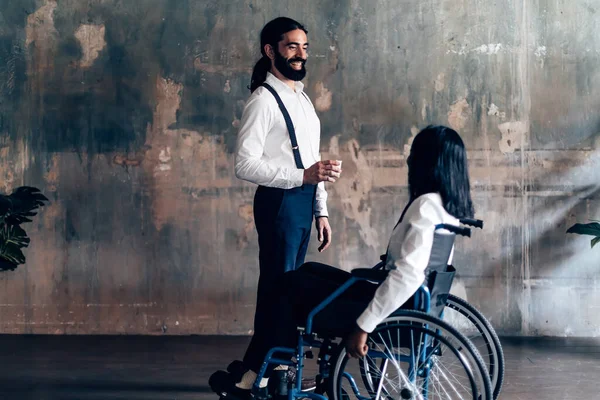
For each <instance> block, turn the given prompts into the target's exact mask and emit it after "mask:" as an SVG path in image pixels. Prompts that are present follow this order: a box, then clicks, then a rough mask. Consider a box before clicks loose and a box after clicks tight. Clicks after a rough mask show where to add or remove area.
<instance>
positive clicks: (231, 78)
mask: <svg viewBox="0 0 600 400" xmlns="http://www.w3.org/2000/svg"><path fill="white" fill-rule="evenodd" d="M599 11H600V4H599V3H598V2H596V1H575V2H568V1H566V0H558V1H552V2H550V1H543V0H507V1H502V2H496V1H491V0H452V1H451V0H425V1H417V0H402V1H396V0H394V1H392V0H387V1H386V0H381V1H370V0H339V1H336V2H330V1H309V2H292V1H272V0H256V1H217V0H210V1H209V0H206V1H187V0H153V1H149V0H147V1H146V0H144V1H136V2H130V1H126V0H111V1H108V0H88V1H75V0H59V1H55V0H20V1H19V2H14V1H10V0H0V190H1V191H3V192H7V191H10V190H11V189H12V188H14V187H16V186H19V185H22V184H28V185H34V186H38V187H40V188H41V189H42V190H43V191H44V192H45V193H46V194H47V195H48V197H49V198H50V199H51V201H52V204H51V206H49V207H47V208H45V209H44V210H43V211H42V212H41V213H40V214H39V216H38V217H37V218H36V219H35V221H34V222H33V223H32V224H30V225H29V226H28V232H29V233H30V236H31V237H32V245H31V247H30V248H29V249H28V250H27V257H28V263H27V265H25V266H22V267H20V268H19V269H17V270H16V271H15V272H7V273H4V274H2V275H0V332H2V333H57V334H59V333H69V334H91V333H107V334H108V333H141V334H161V333H167V334H191V333H197V334H243V333H248V332H250V330H251V328H252V319H253V312H254V303H255V291H256V284H257V278H258V261H257V259H258V246H257V237H256V232H255V229H254V222H253V217H252V198H253V194H254V187H253V185H251V184H247V183H244V182H241V181H239V180H237V179H236V178H235V176H234V174H233V154H232V152H233V147H234V144H235V138H236V133H237V128H238V126H239V121H240V118H241V113H242V110H243V106H244V102H245V100H246V99H247V97H248V95H249V92H248V90H247V89H246V86H247V85H248V84H249V77H250V72H251V68H252V66H253V65H254V62H255V61H256V59H257V57H258V44H257V40H258V35H259V32H260V29H261V28H262V26H263V25H264V23H265V22H267V21H268V20H270V19H271V18H273V17H276V16H278V15H288V16H291V17H293V18H296V19H298V20H300V21H302V22H303V23H305V24H306V26H307V28H308V30H309V39H310V42H311V55H310V61H309V63H308V64H307V67H308V70H309V74H308V77H307V79H306V81H305V83H306V87H307V91H308V93H309V95H310V96H311V98H312V99H313V102H314V104H315V107H316V109H317V111H318V113H319V117H320V118H321V122H322V132H323V134H322V135H323V136H322V137H323V139H322V145H321V150H322V155H323V157H324V158H334V157H335V158H340V159H342V160H344V175H343V177H342V179H340V180H339V181H338V182H337V183H336V184H335V185H329V186H328V190H329V191H330V208H331V222H332V225H333V228H334V230H335V243H334V245H333V246H332V247H331V249H330V250H329V251H328V252H326V253H325V254H321V255H320V254H318V253H317V252H316V247H317V246H316V244H315V243H313V244H312V245H311V246H310V251H309V254H308V259H312V260H319V261H323V262H327V263H331V264H335V265H340V266H341V267H342V268H345V269H351V268H354V267H359V266H365V265H371V264H373V263H374V262H375V261H376V260H377V258H378V255H379V254H381V253H382V252H384V251H385V247H386V245H387V240H388V237H389V234H390V232H391V229H392V228H393V226H394V223H395V221H396V220H397V218H398V217H399V214H400V212H401V210H402V208H403V206H404V204H405V202H406V200H407V187H406V173H407V171H406V165H405V157H406V155H407V152H408V150H409V148H410V143H411V142H412V139H413V138H414V135H415V134H416V133H417V132H418V130H419V129H420V128H422V127H424V126H425V125H427V124H429V123H441V124H448V125H450V126H452V127H454V128H456V129H458V130H459V131H460V132H461V134H462V136H463V137H464V139H465V141H466V143H467V146H468V148H469V151H470V165H471V175H472V181H473V185H474V198H475V203H476V206H477V216H478V217H480V218H482V219H485V221H486V226H485V230H484V231H476V232H475V234H474V235H473V238H472V239H470V240H460V241H459V243H458V247H457V254H456V264H457V266H458V268H459V272H460V274H459V277H458V279H457V283H456V285H455V289H454V290H455V291H456V293H457V294H459V295H461V296H463V297H466V298H467V299H468V300H469V301H470V302H472V303H473V304H475V305H476V306H477V307H479V308H480V309H481V310H482V311H483V312H484V313H485V314H486V315H487V316H488V317H489V318H490V319H491V320H492V322H493V324H494V325H495V326H496V328H497V330H498V331H499V332H501V333H503V334H516V335H558V336H562V335H572V336H600V328H598V327H599V326H600V317H599V316H598V313H596V312H595V311H596V309H597V305H598V304H600V282H599V281H598V278H597V276H598V274H597V271H598V257H599V254H598V250H597V249H594V250H590V249H589V241H588V240H587V239H586V238H584V237H577V236H571V235H569V236H568V235H566V234H565V233H564V232H565V230H566V228H567V227H569V226H570V225H571V224H572V223H574V222H579V221H582V222H583V221H586V220H588V219H590V218H599V217H600V210H599V207H598V200H597V199H598V194H597V192H598V181H599V178H600V173H599V172H598V171H599V170H600V169H599V167H600V157H599V156H600V154H599V149H598V147H599V141H598V137H599V135H598V133H599V131H600V117H599V116H598V113H597V110H598V108H599V106H600V93H599V92H600V62H599V61H600V60H599V58H600V39H599V38H598V35H597V34H596V32H597V31H598V29H599V28H600V19H599V18H598V12H599Z"/></svg>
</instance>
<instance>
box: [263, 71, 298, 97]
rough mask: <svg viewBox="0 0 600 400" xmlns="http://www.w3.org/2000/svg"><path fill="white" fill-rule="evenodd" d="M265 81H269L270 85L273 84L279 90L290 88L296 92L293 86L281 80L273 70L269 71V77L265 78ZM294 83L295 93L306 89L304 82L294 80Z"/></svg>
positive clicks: (289, 89)
mask: <svg viewBox="0 0 600 400" xmlns="http://www.w3.org/2000/svg"><path fill="white" fill-rule="evenodd" d="M265 82H267V83H268V84H269V85H271V86H272V87H273V88H274V89H275V90H276V91H278V92H281V91H284V90H288V91H290V92H292V93H294V91H293V90H292V88H291V87H289V86H288V85H287V84H286V83H284V82H282V81H280V80H279V78H277V77H276V76H275V75H273V74H272V73H271V72H267V79H265ZM294 84H295V86H296V92H295V93H300V92H302V91H303V90H304V84H303V83H302V82H300V81H296V82H294Z"/></svg>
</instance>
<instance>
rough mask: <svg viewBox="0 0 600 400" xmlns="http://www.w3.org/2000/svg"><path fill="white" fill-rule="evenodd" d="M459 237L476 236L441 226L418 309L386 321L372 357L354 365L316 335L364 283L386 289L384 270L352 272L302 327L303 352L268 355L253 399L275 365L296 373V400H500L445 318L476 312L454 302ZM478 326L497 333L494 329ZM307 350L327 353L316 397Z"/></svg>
mask: <svg viewBox="0 0 600 400" xmlns="http://www.w3.org/2000/svg"><path fill="white" fill-rule="evenodd" d="M457 234H458V235H463V236H470V229H469V228H467V227H457V226H453V225H447V224H441V225H438V226H437V227H436V231H435V233H434V242H433V247H432V253H431V256H430V260H429V263H428V266H427V269H426V280H425V282H424V284H423V285H422V286H421V287H420V288H419V290H418V291H417V293H415V295H414V296H413V297H412V300H409V301H413V303H414V309H410V310H408V309H403V308H401V309H399V310H397V311H396V312H394V313H392V315H390V316H389V317H388V318H386V319H385V320H384V321H382V322H381V323H380V324H379V325H378V326H377V327H376V328H375V330H374V331H373V332H372V333H370V334H369V335H368V341H367V344H368V345H369V350H368V353H367V355H366V356H365V357H363V358H360V359H351V358H349V357H348V355H347V354H346V350H345V347H344V345H343V343H341V342H340V341H339V340H338V339H339V338H333V337H321V336H320V335H319V334H318V332H315V331H314V329H313V320H314V318H315V316H316V315H317V314H318V313H319V312H320V311H322V310H323V309H324V308H325V307H326V306H327V305H329V304H330V303H331V302H332V301H333V300H334V299H335V298H337V297H338V296H340V295H341V294H342V293H343V292H344V291H346V290H347V289H348V288H349V287H350V286H352V285H353V284H355V283H356V282H359V281H369V282H372V283H381V282H383V281H384V280H385V278H386V277H387V273H388V271H386V270H382V269H380V268H378V266H375V267H374V268H372V269H355V270H353V271H351V276H350V278H349V279H348V280H347V281H346V282H345V283H344V284H343V285H341V286H340V287H339V288H338V289H337V290H335V291H334V292H333V293H331V294H330V295H329V296H328V297H327V298H326V299H325V300H323V301H322V302H321V303H320V304H319V305H318V306H317V307H316V308H314V309H313V310H312V311H311V312H310V313H309V315H308V317H307V319H306V323H305V324H304V326H303V327H298V342H297V346H296V348H286V347H275V348H272V349H271V350H270V351H269V352H268V354H267V355H266V356H265V360H264V362H263V365H262V367H261V370H260V371H259V373H258V377H257V379H256V382H255V384H254V387H253V393H255V394H258V393H260V390H259V382H260V381H261V378H262V377H263V376H264V373H265V371H266V369H267V367H268V365H269V364H275V365H288V366H294V367H295V368H296V381H295V383H294V384H292V385H291V387H289V388H288V391H287V397H288V399H289V400H292V399H294V398H310V399H314V400H325V399H326V398H327V397H329V399H331V400H349V399H350V398H352V397H354V398H356V399H358V400H366V399H375V400H379V399H380V398H382V397H384V398H386V399H472V400H491V399H493V398H494V394H493V386H492V382H491V380H490V372H489V371H488V368H487V367H486V362H484V360H483V359H482V357H481V355H480V353H479V351H478V350H477V348H476V347H475V345H474V344H473V343H472V342H471V341H470V340H469V339H468V338H467V337H466V336H465V335H463V334H462V333H460V332H459V331H458V330H457V329H456V328H454V327H452V326H451V325H450V324H449V323H447V322H445V321H444V320H443V319H442V318H440V316H443V313H444V311H445V309H446V308H448V307H452V306H453V305H456V304H458V306H457V308H458V309H459V310H465V309H469V310H471V311H472V309H473V308H472V307H470V306H469V305H468V303H466V302H464V301H463V303H464V304H463V303H461V302H460V301H459V302H457V301H455V300H453V299H454V297H452V298H450V296H449V292H450V287H451V284H452V279H453V277H454V274H455V270H454V268H453V267H452V266H451V265H448V260H449V257H450V254H451V250H452V247H453V244H454V239H455V236H456V235H457ZM380 264H381V263H380ZM448 299H451V300H448ZM465 304H467V307H464V305H465ZM468 315H471V314H468ZM479 315H480V314H479ZM484 320H485V318H483V319H481V318H480V319H479V320H478V321H480V322H481V321H484ZM477 326H484V328H482V329H483V330H484V331H485V332H490V329H489V328H491V327H490V326H489V324H487V325H485V324H481V325H477ZM492 331H493V330H492ZM307 347H308V348H313V347H315V348H319V349H320V351H319V357H318V360H317V363H318V366H319V373H318V375H317V389H316V390H315V392H303V391H301V390H300V387H301V381H302V373H303V368H304V359H305V358H306V357H310V356H311V355H312V352H311V351H310V350H309V351H307V350H305V349H306V348H307ZM495 357H497V356H495ZM494 360H495V358H494ZM493 365H495V364H493ZM325 395H327V397H325ZM224 397H225V398H226V394H224V395H222V398H224ZM257 398H258V396H257Z"/></svg>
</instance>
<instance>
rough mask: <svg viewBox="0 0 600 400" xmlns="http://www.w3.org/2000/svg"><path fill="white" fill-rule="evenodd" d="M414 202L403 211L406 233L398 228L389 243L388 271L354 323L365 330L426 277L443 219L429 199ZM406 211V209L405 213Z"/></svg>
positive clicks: (384, 316) (380, 320) (393, 309)
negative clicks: (414, 207)
mask: <svg viewBox="0 0 600 400" xmlns="http://www.w3.org/2000/svg"><path fill="white" fill-rule="evenodd" d="M419 200H420V199H417V201H416V202H418V204H414V206H416V210H415V211H414V212H411V213H410V215H406V216H405V218H408V221H407V222H408V228H407V230H406V233H405V234H403V232H402V231H400V230H397V232H394V233H393V234H392V237H391V238H390V243H389V246H388V252H387V260H386V268H387V269H389V270H390V271H389V274H388V276H387V278H386V279H385V281H384V282H383V283H382V284H381V285H380V286H379V288H377V291H376V292H375V296H374V298H373V300H371V302H370V303H369V305H368V306H367V308H366V309H365V311H364V312H363V313H362V314H361V315H360V316H359V318H358V319H357V321H356V323H357V325H358V326H359V327H360V328H361V329H362V330H364V331H365V332H369V333H370V332H373V330H374V329H375V327H376V326H377V325H378V324H379V323H381V322H382V321H383V320H384V319H385V318H387V317H388V316H389V315H391V314H392V313H393V312H394V311H396V310H397V309H398V308H399V307H400V306H402V305H403V304H404V303H405V302H406V301H407V300H408V299H409V298H410V297H411V296H412V295H413V294H414V293H415V292H416V291H417V290H418V289H419V287H420V286H421V284H422V283H423V281H424V280H425V269H426V268H427V264H428V263H429V257H430V255H431V248H432V246H433V236H434V232H435V226H436V225H437V224H438V223H440V222H442V217H441V216H440V215H439V209H438V208H437V207H436V205H435V204H434V203H432V202H431V201H428V200H426V199H425V200H424V201H419ZM407 214H409V213H407Z"/></svg>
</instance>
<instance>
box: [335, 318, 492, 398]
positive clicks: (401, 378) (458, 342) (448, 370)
mask: <svg viewBox="0 0 600 400" xmlns="http://www.w3.org/2000/svg"><path fill="white" fill-rule="evenodd" d="M367 344H368V345H369V352H368V354H367V355H366V356H365V357H363V358H362V359H359V360H356V359H352V358H349V357H348V356H347V354H346V350H345V348H344V347H343V346H340V351H339V353H338V355H337V356H336V357H335V359H334V360H332V370H331V377H330V379H329V384H330V388H329V395H330V398H332V399H334V400H350V399H352V398H355V399H357V400H365V399H375V400H379V399H381V398H385V399H390V400H391V399H434V400H441V399H444V400H449V399H453V400H454V399H469V400H491V399H492V390H491V384H490V378H489V375H488V372H487V370H486V368H485V365H484V363H483V361H482V360H481V356H480V355H479V353H478V352H477V350H476V349H475V347H474V346H473V345H472V344H471V343H470V342H469V340H468V339H467V338H466V337H465V336H464V335H462V334H460V333H459V332H457V331H456V330H455V329H454V328H452V327H451V326H450V325H448V324H447V323H445V322H444V321H442V320H440V319H438V318H435V317H433V316H431V315H428V314H426V313H422V312H418V311H399V312H398V313H396V314H394V315H393V316H391V317H389V318H387V319H386V320H385V321H384V322H383V323H381V324H380V325H378V326H377V328H376V329H375V330H374V331H373V332H372V333H371V334H369V337H368V342H367Z"/></svg>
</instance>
